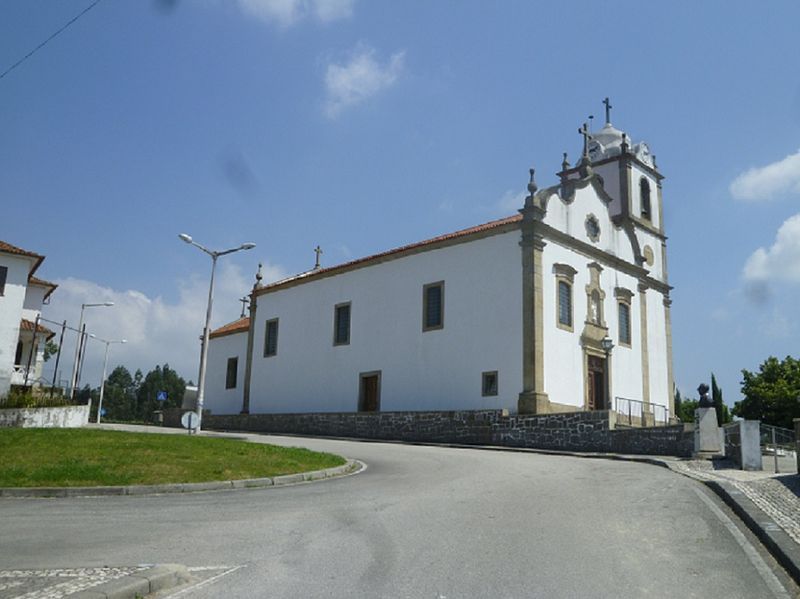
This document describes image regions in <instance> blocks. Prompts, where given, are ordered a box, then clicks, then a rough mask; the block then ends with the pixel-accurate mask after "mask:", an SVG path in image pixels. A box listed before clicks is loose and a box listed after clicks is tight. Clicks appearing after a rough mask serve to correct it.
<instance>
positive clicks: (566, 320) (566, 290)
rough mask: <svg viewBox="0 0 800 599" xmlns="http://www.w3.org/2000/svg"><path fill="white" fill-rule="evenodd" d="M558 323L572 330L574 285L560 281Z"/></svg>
mask: <svg viewBox="0 0 800 599" xmlns="http://www.w3.org/2000/svg"><path fill="white" fill-rule="evenodd" d="M558 324H559V325H560V326H562V327H565V328H568V329H570V330H572V285H570V284H569V283H567V282H566V281H559V282H558Z"/></svg>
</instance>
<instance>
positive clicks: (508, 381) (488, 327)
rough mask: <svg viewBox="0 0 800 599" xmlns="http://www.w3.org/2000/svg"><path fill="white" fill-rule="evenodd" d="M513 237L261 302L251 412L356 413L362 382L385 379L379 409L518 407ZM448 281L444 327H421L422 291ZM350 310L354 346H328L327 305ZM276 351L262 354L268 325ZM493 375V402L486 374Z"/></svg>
mask: <svg viewBox="0 0 800 599" xmlns="http://www.w3.org/2000/svg"><path fill="white" fill-rule="evenodd" d="M519 241H520V233H519V230H517V229H514V230H512V231H508V232H505V233H501V234H496V235H493V236H490V237H486V238H483V239H474V240H471V241H468V242H466V243H459V244H456V245H451V246H447V247H443V248H439V249H435V250H430V251H425V252H421V253H418V254H414V255H411V256H405V257H402V258H398V259H394V260H390V261H387V262H384V263H380V264H375V265H372V266H368V267H364V268H360V269H356V270H352V271H349V272H345V273H342V274H339V275H336V276H331V277H327V278H320V279H317V280H311V281H309V282H307V283H303V284H300V285H296V286H294V287H290V288H286V289H282V290H278V291H275V292H271V293H266V294H264V295H261V296H260V297H259V298H258V322H257V323H256V327H255V339H254V358H253V373H252V378H251V394H250V406H251V412H252V413H259V412H284V413H287V412H352V411H355V410H357V409H358V396H359V374H360V373H365V372H371V371H380V372H381V390H380V409H381V411H395V410H450V409H498V408H506V409H509V410H511V411H516V407H517V399H518V395H519V393H520V391H522V330H521V329H522V327H521V321H522V275H521V250H520V247H519ZM438 281H444V284H445V285H444V327H443V328H442V329H441V330H434V331H427V332H423V331H422V298H423V286H424V285H426V284H428V283H434V282H438ZM343 302H351V334H350V344H349V345H339V346H334V345H333V318H334V306H335V305H336V304H339V303H343ZM272 318H278V319H279V325H278V352H277V355H275V356H271V357H266V358H265V357H263V350H264V335H265V323H266V321H267V320H269V319H272ZM493 370H497V371H498V378H499V385H498V387H499V389H498V395H497V396H492V397H483V396H482V394H481V374H482V372H485V371H493Z"/></svg>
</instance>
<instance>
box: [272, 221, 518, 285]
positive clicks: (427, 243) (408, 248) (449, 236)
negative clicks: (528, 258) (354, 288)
mask: <svg viewBox="0 0 800 599" xmlns="http://www.w3.org/2000/svg"><path fill="white" fill-rule="evenodd" d="M521 220H522V215H521V214H515V215H513V216H508V217H506V218H501V219H499V220H493V221H490V222H488V223H483V224H481V225H477V226H474V227H470V228H468V229H461V230H459V231H454V232H452V233H445V234H444V235H439V236H438V237H432V238H431V239H426V240H424V241H418V242H416V243H410V244H408V245H403V246H400V247H397V248H394V249H391V250H387V251H385V252H380V253H378V254H372V255H370V256H365V257H363V258H357V259H356V260H351V261H350V262H344V263H342V264H337V265H336V266H329V267H327V268H315V269H313V270H309V271H306V272H303V273H300V274H297V275H294V276H292V277H288V278H286V279H282V280H280V281H275V282H274V283H270V284H269V285H265V286H264V287H261V288H260V289H259V290H258V291H257V293H258V294H259V295H260V294H261V293H266V292H268V291H273V290H275V289H280V288H282V287H289V286H291V285H296V284H298V283H301V282H302V283H304V282H305V281H306V280H309V279H315V278H319V277H326V276H331V275H334V274H339V273H342V272H347V271H349V270H354V269H356V268H363V267H365V266H371V265H373V264H379V263H381V262H385V261H387V260H393V259H395V258H400V257H402V256H404V255H410V254H415V253H417V252H422V251H425V250H428V249H433V248H434V247H436V246H438V245H442V244H446V243H448V242H451V241H454V240H459V239H461V238H466V237H471V236H474V235H480V234H482V233H486V232H487V231H492V230H493V229H499V228H501V227H504V226H509V225H515V224H516V223H518V222H520V221H521Z"/></svg>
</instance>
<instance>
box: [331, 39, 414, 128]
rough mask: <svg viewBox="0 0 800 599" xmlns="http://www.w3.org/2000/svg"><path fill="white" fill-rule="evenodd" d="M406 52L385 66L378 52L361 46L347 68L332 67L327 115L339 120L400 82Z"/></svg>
mask: <svg viewBox="0 0 800 599" xmlns="http://www.w3.org/2000/svg"><path fill="white" fill-rule="evenodd" d="M404 62H405V52H395V53H394V54H392V56H391V57H390V58H389V60H388V61H387V62H386V64H383V65H381V64H380V63H379V62H378V61H377V60H376V59H375V50H374V49H372V48H369V47H367V46H363V45H361V46H358V47H357V48H356V49H355V50H354V51H353V53H352V55H351V57H350V60H349V61H348V62H347V63H345V64H335V63H331V64H329V65H328V68H327V69H326V71H325V92H326V102H325V113H326V114H327V115H328V116H329V117H330V118H335V117H336V116H337V115H338V114H339V113H340V112H341V111H342V110H344V109H345V108H348V107H350V106H355V105H356V104H360V103H361V102H363V101H365V100H366V99H368V98H370V97H371V96H374V95H375V94H377V93H378V92H380V91H383V90H385V89H387V88H389V87H391V86H392V85H394V83H395V82H396V81H397V78H398V77H399V76H400V74H401V73H402V72H403V65H404Z"/></svg>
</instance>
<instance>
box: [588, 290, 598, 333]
mask: <svg viewBox="0 0 800 599" xmlns="http://www.w3.org/2000/svg"><path fill="white" fill-rule="evenodd" d="M589 320H590V322H592V323H594V324H596V325H599V324H600V295H599V294H598V293H597V292H596V291H593V292H592V295H591V297H590V299H589Z"/></svg>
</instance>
